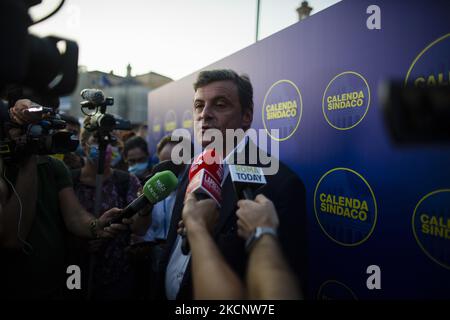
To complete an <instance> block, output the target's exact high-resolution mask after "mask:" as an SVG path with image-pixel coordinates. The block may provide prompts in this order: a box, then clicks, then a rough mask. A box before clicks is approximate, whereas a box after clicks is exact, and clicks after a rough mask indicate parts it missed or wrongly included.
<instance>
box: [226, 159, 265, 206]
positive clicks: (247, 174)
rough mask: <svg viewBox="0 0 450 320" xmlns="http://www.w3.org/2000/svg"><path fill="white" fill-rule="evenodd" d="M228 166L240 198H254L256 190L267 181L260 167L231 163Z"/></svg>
mask: <svg viewBox="0 0 450 320" xmlns="http://www.w3.org/2000/svg"><path fill="white" fill-rule="evenodd" d="M228 168H229V169H230V176H231V181H232V182H233V187H234V190H235V191H236V194H237V196H238V198H239V199H247V200H253V199H254V198H255V194H254V193H255V191H256V190H257V189H259V188H260V187H262V186H263V185H265V184H266V183H267V182H266V177H265V176H264V172H263V170H262V168H260V167H251V166H242V165H229V166H228Z"/></svg>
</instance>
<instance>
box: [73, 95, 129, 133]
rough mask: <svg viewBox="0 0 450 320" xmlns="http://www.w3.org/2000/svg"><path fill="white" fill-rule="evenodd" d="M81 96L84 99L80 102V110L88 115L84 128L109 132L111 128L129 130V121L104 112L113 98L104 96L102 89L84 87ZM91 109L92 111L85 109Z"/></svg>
mask: <svg viewBox="0 0 450 320" xmlns="http://www.w3.org/2000/svg"><path fill="white" fill-rule="evenodd" d="M81 97H82V98H83V99H85V101H82V102H81V111H82V112H83V114H85V115H86V116H87V117H88V119H89V120H88V121H87V123H86V124H85V129H86V130H88V131H98V132H100V133H105V134H106V133H109V132H111V131H113V130H131V122H130V121H128V120H125V119H123V118H120V117H118V116H115V115H113V114H110V113H106V107H108V106H112V105H114V99H113V98H111V97H105V94H104V93H103V91H101V90H99V89H84V90H83V91H81ZM86 109H88V110H93V112H89V111H86Z"/></svg>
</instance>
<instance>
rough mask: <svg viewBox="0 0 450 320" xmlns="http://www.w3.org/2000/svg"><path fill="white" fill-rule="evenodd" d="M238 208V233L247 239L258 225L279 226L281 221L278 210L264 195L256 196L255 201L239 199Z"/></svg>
mask: <svg viewBox="0 0 450 320" xmlns="http://www.w3.org/2000/svg"><path fill="white" fill-rule="evenodd" d="M237 205H238V207H239V208H238V210H237V211H236V215H237V216H238V218H239V219H238V221H237V225H238V235H239V236H240V237H242V238H244V239H245V240H247V239H248V238H249V237H250V236H251V234H252V233H253V232H254V231H255V229H256V228H257V227H270V228H275V229H276V228H278V225H279V221H278V215H277V211H276V210H275V207H274V205H273V203H272V201H270V200H269V199H267V198H266V197H265V196H264V195H262V194H259V195H257V196H256V198H255V201H251V200H239V201H238V203H237Z"/></svg>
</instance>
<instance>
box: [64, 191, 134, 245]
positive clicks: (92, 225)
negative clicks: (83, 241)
mask: <svg viewBox="0 0 450 320" xmlns="http://www.w3.org/2000/svg"><path fill="white" fill-rule="evenodd" d="M59 204H60V207H61V211H62V214H63V218H64V222H65V224H66V227H67V228H68V229H69V231H70V232H72V233H73V234H75V235H77V236H79V237H82V238H96V237H98V238H112V237H114V236H115V235H116V234H117V233H119V232H121V231H125V230H127V226H126V225H124V224H112V225H111V226H109V227H106V226H107V225H108V223H109V221H110V220H111V219H112V218H114V217H115V216H116V215H117V214H119V213H120V212H121V210H120V209H117V208H112V209H110V210H108V211H106V212H105V213H103V215H102V216H101V217H100V218H98V219H95V217H94V216H93V215H92V214H90V213H89V212H87V211H86V210H85V209H84V208H83V206H82V205H81V204H80V201H78V198H77V196H76V195H75V192H74V190H73V188H72V187H66V188H64V189H62V190H60V191H59ZM126 222H128V224H129V221H126Z"/></svg>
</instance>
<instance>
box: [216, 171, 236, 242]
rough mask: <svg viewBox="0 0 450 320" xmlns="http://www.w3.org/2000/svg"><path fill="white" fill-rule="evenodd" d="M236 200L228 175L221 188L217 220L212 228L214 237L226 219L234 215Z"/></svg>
mask: <svg viewBox="0 0 450 320" xmlns="http://www.w3.org/2000/svg"><path fill="white" fill-rule="evenodd" d="M237 200H238V199H237V197H236V192H235V191H234V187H233V183H232V182H231V177H230V175H228V176H227V177H226V179H225V182H224V184H223V187H222V204H221V205H222V206H221V208H220V215H219V220H218V221H217V224H216V226H215V228H214V235H218V234H219V233H220V231H221V230H222V229H223V227H224V225H225V224H226V222H227V221H228V218H229V217H230V216H231V215H232V214H233V213H234V211H235V206H236V202H237Z"/></svg>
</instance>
